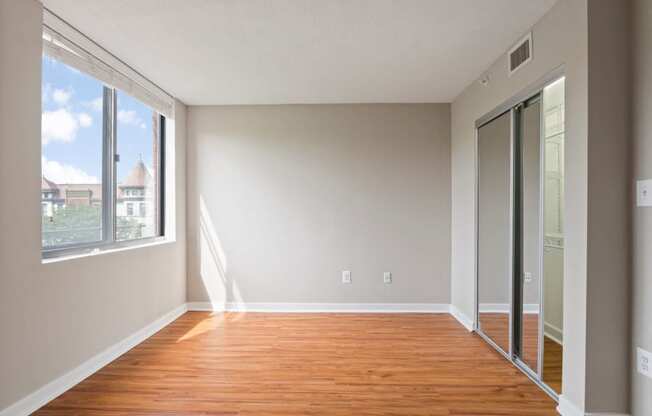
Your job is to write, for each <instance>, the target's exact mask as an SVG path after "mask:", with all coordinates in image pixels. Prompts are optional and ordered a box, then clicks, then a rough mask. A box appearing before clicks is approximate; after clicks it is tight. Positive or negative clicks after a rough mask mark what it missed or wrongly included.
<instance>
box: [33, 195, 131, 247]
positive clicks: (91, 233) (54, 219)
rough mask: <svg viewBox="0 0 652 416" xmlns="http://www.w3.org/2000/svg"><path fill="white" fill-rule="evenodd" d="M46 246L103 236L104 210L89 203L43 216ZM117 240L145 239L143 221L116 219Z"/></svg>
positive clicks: (57, 210) (84, 241) (87, 240)
mask: <svg viewBox="0 0 652 416" xmlns="http://www.w3.org/2000/svg"><path fill="white" fill-rule="evenodd" d="M42 224H43V227H42V228H43V232H42V243H43V247H56V246H62V245H66V244H73V243H87V242H93V241H99V240H101V239H102V210H101V208H100V207H94V206H88V205H79V206H74V205H69V206H66V207H60V208H58V209H56V210H54V212H53V215H52V216H51V217H50V216H43V218H42ZM116 225H117V228H116V238H117V240H132V239H135V238H142V236H143V224H140V223H139V222H138V221H137V220H136V219H134V218H125V217H118V218H117V224H116Z"/></svg>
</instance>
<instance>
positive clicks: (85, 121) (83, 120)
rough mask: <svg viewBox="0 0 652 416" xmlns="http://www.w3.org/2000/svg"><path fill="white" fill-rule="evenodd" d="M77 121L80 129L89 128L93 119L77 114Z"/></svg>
mask: <svg viewBox="0 0 652 416" xmlns="http://www.w3.org/2000/svg"><path fill="white" fill-rule="evenodd" d="M77 119H78V120H79V125H80V126H81V127H90V126H91V125H92V124H93V117H91V116H89V115H88V114H87V113H79V114H77Z"/></svg>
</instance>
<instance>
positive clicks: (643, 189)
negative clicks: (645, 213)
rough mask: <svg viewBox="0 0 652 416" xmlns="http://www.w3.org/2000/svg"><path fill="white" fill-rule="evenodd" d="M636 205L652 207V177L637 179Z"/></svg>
mask: <svg viewBox="0 0 652 416" xmlns="http://www.w3.org/2000/svg"><path fill="white" fill-rule="evenodd" d="M636 206H637V207H652V179H645V180H641V181H636Z"/></svg>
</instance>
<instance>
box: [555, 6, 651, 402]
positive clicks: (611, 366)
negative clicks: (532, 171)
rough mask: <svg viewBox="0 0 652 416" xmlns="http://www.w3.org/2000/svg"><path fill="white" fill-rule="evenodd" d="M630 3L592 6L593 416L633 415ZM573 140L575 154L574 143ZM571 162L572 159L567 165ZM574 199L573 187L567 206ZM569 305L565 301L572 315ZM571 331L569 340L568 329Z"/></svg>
mask: <svg viewBox="0 0 652 416" xmlns="http://www.w3.org/2000/svg"><path fill="white" fill-rule="evenodd" d="M630 3H631V2H630V0H621V1H613V0H591V1H590V2H589V7H588V22H589V42H588V45H589V66H588V67H589V78H588V79H589V88H588V94H589V120H588V127H589V134H588V137H589V141H588V221H587V231H588V235H587V337H586V346H587V347H586V372H587V383H586V409H587V410H588V411H591V412H598V411H599V412H614V413H625V412H627V411H629V381H630V374H629V373H630V372H629V350H630V342H631V341H630V340H631V338H630V331H629V324H630V319H629V305H630V291H629V288H630V262H631V253H630V250H629V245H630V244H629V243H630V227H629V225H630V224H629V223H630V218H629V217H630V214H631V206H632V197H631V196H632V193H631V191H630V190H631V184H630V175H629V173H630V168H629V153H630V141H631V140H630V136H631V129H630V119H629V115H630V101H631V97H630V47H629V40H630V36H629V30H630V26H631V25H630V8H629V4H630ZM567 114H568V115H569V117H572V115H571V113H570V112H568V113H567ZM567 120H568V118H567ZM566 138H567V140H566V143H567V144H566V147H568V143H569V142H570V141H571V140H572V138H571V136H569V135H567V136H566ZM570 163H572V159H571V160H569V159H568V155H567V159H566V166H567V167H569V164H570ZM567 174H568V175H571V174H572V172H571V171H570V170H567ZM571 192H572V190H570V189H568V188H567V190H566V195H567V202H568V203H567V204H566V207H568V206H569V205H570V203H572V201H573V199H572V197H570V194H571ZM569 198H570V199H569ZM566 255H567V256H571V255H572V253H570V252H569V251H568V250H567V251H566ZM564 276H565V280H568V279H570V278H571V276H572V275H571V274H569V273H564ZM564 296H566V297H567V296H568V294H567V293H566V292H565V287H564ZM567 305H568V303H567V302H566V301H564V310H565V309H566V307H567ZM566 322H567V319H566V316H564V324H565V323H566ZM564 331H565V332H564V335H567V334H568V330H567V329H566V326H565V325H564ZM651 393H652V392H651Z"/></svg>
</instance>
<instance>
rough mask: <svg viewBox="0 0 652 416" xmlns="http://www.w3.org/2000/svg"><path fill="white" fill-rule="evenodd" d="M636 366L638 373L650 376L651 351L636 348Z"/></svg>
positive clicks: (651, 366) (651, 374)
mask: <svg viewBox="0 0 652 416" xmlns="http://www.w3.org/2000/svg"><path fill="white" fill-rule="evenodd" d="M636 368H637V369H638V372H639V373H641V374H643V375H644V376H647V377H650V378H652V371H651V370H652V353H650V352H649V351H645V350H644V349H643V348H636Z"/></svg>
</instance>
